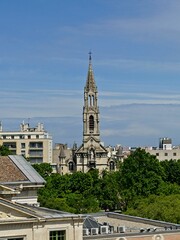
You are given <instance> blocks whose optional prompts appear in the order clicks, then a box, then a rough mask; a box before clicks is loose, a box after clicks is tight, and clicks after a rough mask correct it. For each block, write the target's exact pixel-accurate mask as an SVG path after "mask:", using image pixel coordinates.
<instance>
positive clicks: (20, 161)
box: [9, 155, 45, 183]
mask: <svg viewBox="0 0 180 240" xmlns="http://www.w3.org/2000/svg"><path fill="white" fill-rule="evenodd" d="M9 157H10V159H11V160H12V161H13V162H14V164H15V165H16V166H17V167H18V168H19V169H20V170H21V172H22V173H23V174H24V175H25V176H26V177H27V178H28V179H29V181H30V182H31V183H45V180H44V179H43V178H42V177H41V175H40V174H39V173H38V172H36V170H35V169H34V168H33V167H32V166H31V164H30V163H29V162H28V161H27V160H26V159H25V158H24V157H23V156H19V155H9Z"/></svg>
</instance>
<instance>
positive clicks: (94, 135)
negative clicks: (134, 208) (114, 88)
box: [76, 52, 108, 172]
mask: <svg viewBox="0 0 180 240" xmlns="http://www.w3.org/2000/svg"><path fill="white" fill-rule="evenodd" d="M99 116H100V114H99V107H98V90H97V86H96V83H95V79H94V73H93V68H92V56H91V52H90V53H89V66H88V74H87V80H86V84H85V87H84V106H83V143H82V145H81V146H80V147H79V148H78V149H77V151H76V168H77V169H76V170H77V171H82V172H87V171H89V170H90V169H98V170H99V171H100V172H101V171H102V170H104V169H107V166H108V157H107V150H106V149H105V147H104V146H102V145H101V143H100V128H99Z"/></svg>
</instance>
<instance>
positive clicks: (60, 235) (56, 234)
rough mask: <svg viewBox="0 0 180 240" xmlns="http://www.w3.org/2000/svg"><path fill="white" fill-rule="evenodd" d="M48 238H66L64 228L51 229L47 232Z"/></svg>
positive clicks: (52, 239) (51, 239)
mask: <svg viewBox="0 0 180 240" xmlns="http://www.w3.org/2000/svg"><path fill="white" fill-rule="evenodd" d="M49 240H66V231H65V230H59V231H51V232H50V233H49Z"/></svg>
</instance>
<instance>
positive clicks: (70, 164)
mask: <svg viewBox="0 0 180 240" xmlns="http://www.w3.org/2000/svg"><path fill="white" fill-rule="evenodd" d="M73 170H74V164H73V162H69V171H73Z"/></svg>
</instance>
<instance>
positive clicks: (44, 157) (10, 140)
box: [0, 123, 52, 164]
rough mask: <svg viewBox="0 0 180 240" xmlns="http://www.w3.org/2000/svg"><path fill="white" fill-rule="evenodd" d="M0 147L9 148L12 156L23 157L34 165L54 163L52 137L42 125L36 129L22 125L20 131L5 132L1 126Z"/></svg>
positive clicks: (25, 124) (26, 124)
mask: <svg viewBox="0 0 180 240" xmlns="http://www.w3.org/2000/svg"><path fill="white" fill-rule="evenodd" d="M0 145H4V146H7V147H8V148H9V149H10V150H11V152H12V154H15V155H23V156H24V157H25V158H26V159H28V160H29V161H30V162H31V163H32V164H33V163H42V162H47V163H50V164H51V163H52V137H51V136H50V135H49V134H48V132H46V131H45V130H44V127H43V124H41V123H39V124H38V126H37V127H35V128H31V127H30V126H29V124H28V123H22V124H21V125H20V131H3V130H2V126H1V128H0Z"/></svg>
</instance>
